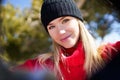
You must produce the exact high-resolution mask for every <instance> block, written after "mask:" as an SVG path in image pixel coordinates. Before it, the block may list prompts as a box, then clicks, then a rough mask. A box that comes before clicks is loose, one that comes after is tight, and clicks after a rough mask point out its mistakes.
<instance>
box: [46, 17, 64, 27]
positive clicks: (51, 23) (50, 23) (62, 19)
mask: <svg viewBox="0 0 120 80" xmlns="http://www.w3.org/2000/svg"><path fill="white" fill-rule="evenodd" d="M64 18H66V17H61V18H60V19H59V21H61V20H63V19H64ZM52 24H53V23H49V24H48V25H52Z"/></svg>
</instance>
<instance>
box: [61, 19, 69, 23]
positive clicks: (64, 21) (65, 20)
mask: <svg viewBox="0 0 120 80" xmlns="http://www.w3.org/2000/svg"><path fill="white" fill-rule="evenodd" d="M69 20H70V19H64V20H63V21H62V23H63V24H64V23H67V22H68V21H69Z"/></svg>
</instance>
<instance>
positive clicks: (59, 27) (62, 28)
mask: <svg viewBox="0 0 120 80" xmlns="http://www.w3.org/2000/svg"><path fill="white" fill-rule="evenodd" d="M58 31H59V33H60V34H64V33H66V30H65V27H64V26H63V25H61V24H59V25H58Z"/></svg>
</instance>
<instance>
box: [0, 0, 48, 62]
mask: <svg viewBox="0 0 120 80" xmlns="http://www.w3.org/2000/svg"><path fill="white" fill-rule="evenodd" d="M41 3H42V0H41V1H40V0H33V2H32V7H31V8H30V9H25V10H24V11H23V12H21V11H20V9H19V8H14V7H13V6H12V5H11V4H9V3H8V4H7V5H5V6H2V13H1V17H2V21H3V22H2V24H1V27H2V28H1V29H3V32H4V33H3V42H2V44H3V46H4V48H5V52H4V54H3V55H2V57H4V58H5V59H6V60H8V61H9V62H12V63H13V64H15V63H16V62H18V61H23V60H25V59H27V58H32V57H33V56H35V55H36V54H40V53H43V52H47V51H49V50H50V49H49V46H50V42H49V41H48V35H47V33H45V30H44V29H43V28H42V27H41V26H42V25H41V22H40V20H39V15H40V14H39V10H40V6H41Z"/></svg>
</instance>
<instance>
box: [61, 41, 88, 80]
mask: <svg viewBox="0 0 120 80" xmlns="http://www.w3.org/2000/svg"><path fill="white" fill-rule="evenodd" d="M63 53H64V54H63ZM65 54H68V55H66V56H65ZM61 59H62V60H61V61H60V69H61V72H62V74H63V77H64V80H85V79H86V73H85V70H84V67H83V66H84V61H85V53H84V49H83V45H82V42H81V41H80V42H78V44H77V45H76V46H75V47H73V48H69V49H64V50H61Z"/></svg>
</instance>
